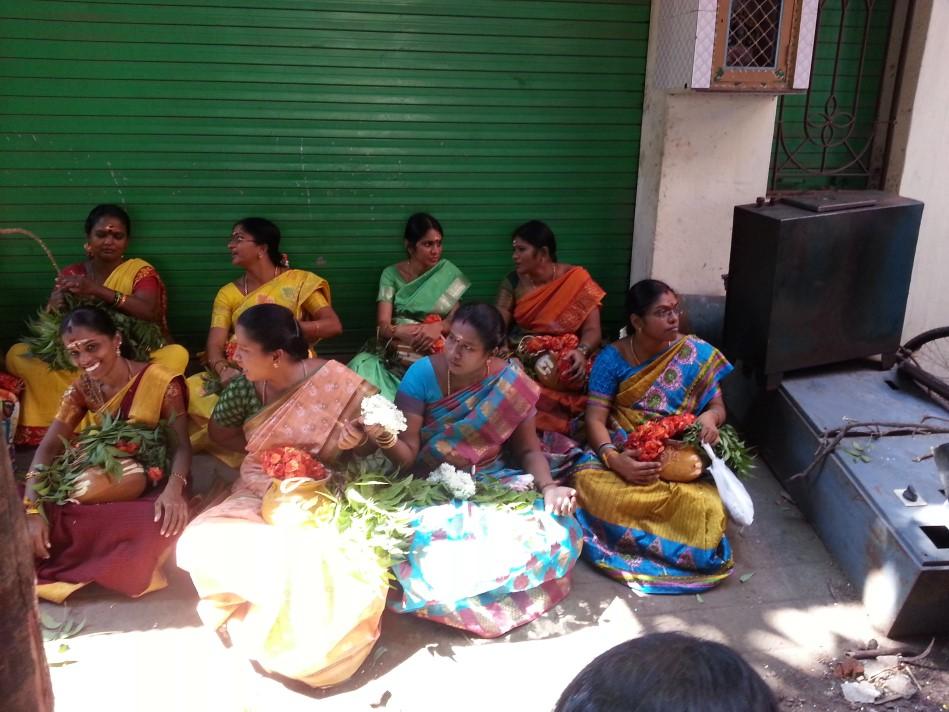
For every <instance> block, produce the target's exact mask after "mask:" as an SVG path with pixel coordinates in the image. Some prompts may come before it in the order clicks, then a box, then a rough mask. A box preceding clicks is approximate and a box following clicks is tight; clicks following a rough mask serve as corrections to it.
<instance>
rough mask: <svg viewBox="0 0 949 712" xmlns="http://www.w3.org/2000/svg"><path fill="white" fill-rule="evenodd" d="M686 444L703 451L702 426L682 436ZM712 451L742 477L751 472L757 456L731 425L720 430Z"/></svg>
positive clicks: (690, 427)
mask: <svg viewBox="0 0 949 712" xmlns="http://www.w3.org/2000/svg"><path fill="white" fill-rule="evenodd" d="M679 437H680V438H681V439H682V440H683V441H684V442H687V443H688V444H690V445H694V446H695V447H697V448H699V449H701V447H702V426H701V424H699V423H695V424H693V425H691V426H689V427H688V428H687V429H686V431H685V432H684V433H682V435H681V436H679ZM712 450H713V451H714V452H715V454H716V455H718V456H719V457H720V458H722V459H723V460H724V461H725V464H726V465H728V466H729V467H730V468H731V470H732V472H734V473H735V474H736V475H738V476H739V477H742V476H744V475H746V474H748V472H749V471H750V470H751V468H752V466H753V465H754V464H755V456H754V451H753V450H752V448H750V447H748V445H746V444H745V441H744V440H742V439H741V436H740V435H739V434H738V431H737V430H735V428H734V427H733V426H731V425H723V426H722V427H720V428H719V429H718V442H717V443H715V445H713V446H712Z"/></svg>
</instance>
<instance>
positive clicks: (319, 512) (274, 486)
mask: <svg viewBox="0 0 949 712" xmlns="http://www.w3.org/2000/svg"><path fill="white" fill-rule="evenodd" d="M334 504H335V500H334V499H333V497H332V496H331V495H330V493H329V477H325V478H323V479H322V480H314V479H312V478H310V477H291V478H288V479H286V480H273V481H272V482H271V483H270V488H269V489H268V490H267V492H266V494H264V501H263V503H262V504H261V507H260V516H261V517H262V518H263V520H264V521H265V522H267V523H268V524H277V525H279V526H318V525H319V524H323V523H325V522H328V521H329V520H330V519H331V518H332V517H333V505H334Z"/></svg>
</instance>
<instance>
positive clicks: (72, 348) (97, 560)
mask: <svg viewBox="0 0 949 712" xmlns="http://www.w3.org/2000/svg"><path fill="white" fill-rule="evenodd" d="M62 334H63V340H64V342H65V344H66V347H67V350H68V351H69V353H70V355H71V356H72V358H73V361H74V363H75V364H76V366H77V367H78V368H79V369H80V371H81V372H82V375H81V376H80V377H79V378H78V379H77V380H76V382H75V383H73V385H72V386H70V387H69V388H68V389H67V390H66V393H65V394H64V395H63V398H62V402H61V404H60V408H59V412H58V413H57V414H56V418H55V419H54V420H53V423H52V425H51V426H50V427H49V430H47V432H46V435H45V436H44V437H43V441H42V442H41V443H40V446H39V448H37V450H36V455H35V456H34V457H33V462H32V464H31V465H30V470H29V472H28V473H27V475H26V487H25V493H24V505H25V506H26V512H27V528H28V531H29V533H30V536H31V539H32V541H33V550H34V553H35V555H36V577H37V594H38V595H39V596H40V598H44V599H46V600H50V601H54V602H56V603H61V602H62V601H63V600H65V598H66V597H67V596H68V595H69V594H71V593H72V592H73V591H75V590H76V589H78V588H81V587H83V586H85V585H86V584H89V583H98V584H99V585H101V586H103V587H105V588H109V589H112V590H113V591H118V592H119V593H124V594H125V595H127V596H133V597H137V596H141V595H143V594H145V593H148V592H150V591H155V590H158V589H161V588H164V587H165V585H166V582H165V578H164V575H163V574H162V571H161V566H162V564H163V562H164V560H165V558H166V557H167V555H168V553H169V551H170V550H171V546H172V544H173V543H174V538H175V537H176V536H177V535H178V533H180V532H181V530H182V529H184V526H185V524H186V523H187V515H188V510H187V504H186V502H185V499H184V496H183V490H184V486H185V484H186V483H187V480H188V475H189V473H190V470H191V447H190V444H189V440H188V430H187V415H186V413H187V404H186V398H187V390H186V388H185V384H184V380H183V379H182V378H181V376H179V375H176V374H173V373H171V372H170V371H168V370H166V369H165V368H163V367H162V366H160V365H158V364H154V363H152V364H148V363H139V362H137V361H130V360H128V359H126V358H124V357H123V356H122V355H121V344H122V335H121V334H119V333H118V332H117V331H116V329H115V326H114V324H113V323H112V321H111V320H110V319H109V316H108V315H107V314H105V313H104V312H102V311H101V310H99V309H94V308H89V307H83V308H80V309H76V310H75V311H73V312H71V313H70V314H69V315H67V316H66V318H65V319H64V320H63V328H62ZM87 413H90V414H92V417H93V420H94V421H95V422H96V423H101V422H102V420H103V419H104V418H105V417H106V416H111V417H113V418H121V419H124V420H130V421H133V422H136V423H139V424H142V425H145V426H148V427H155V426H157V425H158V423H159V421H160V420H169V421H171V423H170V427H171V428H173V430H174V433H175V440H176V442H175V443H173V444H171V446H170V447H171V449H173V453H174V454H173V458H172V465H171V471H170V473H165V472H161V473H156V472H153V473H150V474H151V476H152V477H151V478H150V479H152V482H151V486H148V485H146V488H145V491H144V493H143V494H142V495H141V496H139V497H138V498H137V499H133V500H130V501H112V502H107V503H103V504H74V503H70V504H63V505H51V504H46V505H40V504H39V503H38V502H37V501H36V499H37V498H36V494H35V491H34V490H35V487H34V484H35V482H36V480H37V478H38V476H39V470H40V469H41V466H47V465H49V464H50V463H52V462H53V460H54V459H55V458H56V457H57V456H58V455H59V454H60V453H61V452H62V451H63V440H64V439H67V438H69V436H71V435H72V433H73V431H74V429H75V427H76V425H78V424H79V422H80V421H81V420H82V419H83V418H84V417H85V416H86V414H87ZM41 510H42V511H41Z"/></svg>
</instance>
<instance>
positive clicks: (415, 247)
mask: <svg viewBox="0 0 949 712" xmlns="http://www.w3.org/2000/svg"><path fill="white" fill-rule="evenodd" d="M443 235H444V233H443V232H442V226H441V225H440V224H439V222H438V220H436V219H435V218H433V217H432V216H431V215H428V214H426V213H415V215H413V216H412V217H410V218H409V219H408V222H406V223H405V251H406V252H407V253H408V257H409V258H408V259H407V260H403V261H402V262H399V263H398V264H394V265H389V266H388V267H386V268H385V269H384V270H383V271H382V276H381V277H380V278H379V295H378V296H377V297H376V338H375V339H373V340H371V341H369V342H368V343H367V344H366V346H365V347H364V348H363V350H362V351H361V352H360V353H358V354H356V357H355V358H354V359H353V360H352V361H350V362H349V367H350V368H351V369H353V370H354V371H355V372H356V373H358V374H359V375H360V376H362V377H363V378H365V379H366V380H367V381H369V382H370V383H372V384H374V385H375V386H376V387H377V388H378V389H379V391H380V392H381V393H382V394H383V395H384V396H385V397H386V398H388V399H389V400H394V399H395V392H396V390H398V388H399V381H400V380H401V379H402V376H403V375H404V374H405V369H406V368H407V367H408V366H410V365H411V364H413V363H415V362H416V361H418V360H419V359H420V358H421V357H422V356H426V355H428V354H431V353H434V352H435V351H437V350H440V348H441V346H442V343H440V342H442V337H443V336H444V335H445V333H447V331H448V321H449V318H450V316H451V313H452V312H453V311H454V309H455V307H457V306H458V300H459V299H461V297H462V295H463V294H464V293H465V292H466V291H468V286H469V285H470V282H469V281H468V279H467V278H466V277H465V275H463V274H462V273H461V270H460V269H458V268H457V267H455V265H453V264H452V263H451V262H449V261H448V260H445V259H442V242H443V240H444V236H443Z"/></svg>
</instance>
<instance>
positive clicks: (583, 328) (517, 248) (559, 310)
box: [496, 220, 606, 434]
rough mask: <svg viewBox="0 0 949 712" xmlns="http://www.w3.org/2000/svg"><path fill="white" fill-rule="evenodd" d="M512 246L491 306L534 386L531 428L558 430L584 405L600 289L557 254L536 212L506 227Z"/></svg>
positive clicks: (597, 324)
mask: <svg viewBox="0 0 949 712" xmlns="http://www.w3.org/2000/svg"><path fill="white" fill-rule="evenodd" d="M513 248H514V265H515V270H514V271H513V272H511V273H510V274H509V275H508V276H507V277H506V278H505V279H504V281H503V282H501V287H500V289H499V291H498V296H497V300H496V306H497V307H498V310H499V311H500V312H501V314H502V316H503V317H504V320H505V322H506V323H507V325H508V327H509V330H510V332H509V340H510V344H511V348H512V349H513V350H514V352H515V354H516V355H517V356H518V357H519V358H520V359H521V361H522V363H523V364H524V366H525V367H526V368H527V371H528V373H529V374H530V375H531V377H533V378H534V380H535V381H537V382H538V383H539V384H540V386H541V396H540V400H539V401H538V403H537V429H538V430H541V431H548V432H555V433H565V434H566V433H569V432H570V430H571V427H570V421H571V420H572V419H573V418H574V417H576V416H578V415H580V414H581V413H583V409H584V407H585V405H586V385H587V380H588V377H589V373H590V367H591V365H592V358H591V357H592V355H593V353H594V351H596V349H597V348H598V347H599V345H600V341H601V339H602V332H601V329H600V305H601V304H602V302H603V297H604V296H605V294H606V293H605V292H604V291H603V289H602V288H601V287H600V285H598V284H597V283H596V282H595V281H594V280H593V278H592V277H591V276H590V273H589V272H587V271H586V270H585V269H584V268H583V267H577V266H573V265H568V264H563V263H560V262H557V242H556V238H555V237H554V233H553V232H552V231H551V230H550V228H549V227H548V226H547V225H546V224H544V223H542V222H541V221H539V220H531V221H530V222H527V223H525V224H523V225H521V226H520V227H519V228H517V230H515V231H514V240H513Z"/></svg>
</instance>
